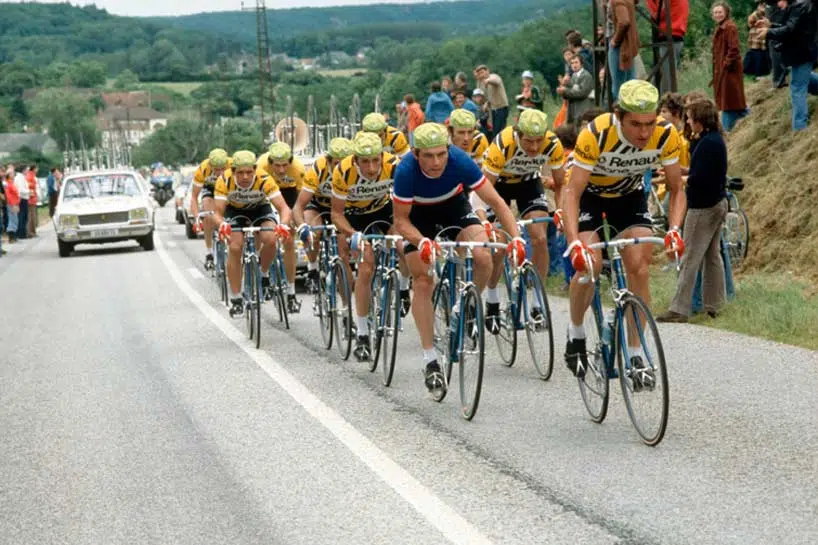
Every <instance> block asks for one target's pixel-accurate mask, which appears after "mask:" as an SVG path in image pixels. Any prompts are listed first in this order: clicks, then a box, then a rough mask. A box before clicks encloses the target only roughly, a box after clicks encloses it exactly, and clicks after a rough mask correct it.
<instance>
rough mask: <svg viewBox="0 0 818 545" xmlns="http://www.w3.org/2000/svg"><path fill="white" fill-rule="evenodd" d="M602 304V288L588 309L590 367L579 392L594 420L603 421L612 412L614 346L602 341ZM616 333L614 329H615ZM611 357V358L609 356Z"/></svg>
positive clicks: (586, 317)
mask: <svg viewBox="0 0 818 545" xmlns="http://www.w3.org/2000/svg"><path fill="white" fill-rule="evenodd" d="M603 319H604V318H603V316H602V307H601V305H600V303H599V292H598V291H597V293H596V294H595V295H594V302H593V304H592V305H591V309H589V310H588V311H586V312H585V320H584V323H585V333H586V335H587V337H586V339H585V349H586V353H587V354H588V368H587V369H586V370H585V375H584V376H583V377H582V378H578V379H577V382H578V383H579V393H580V395H581V396H582V402H583V403H585V408H586V409H587V410H588V414H589V415H591V420H593V421H594V422H596V423H597V424H600V423H602V421H603V420H605V417H606V416H607V415H608V401H609V399H610V380H609V378H608V361H611V365H613V356H612V352H611V350H612V347H609V346H605V345H604V344H603V342H602V320H603ZM611 334H612V335H613V333H611ZM608 358H610V360H609V359H608Z"/></svg>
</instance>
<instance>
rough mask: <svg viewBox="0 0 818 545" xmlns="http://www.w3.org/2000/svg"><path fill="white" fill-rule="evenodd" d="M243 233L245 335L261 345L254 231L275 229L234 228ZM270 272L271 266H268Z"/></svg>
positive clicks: (259, 290)
mask: <svg viewBox="0 0 818 545" xmlns="http://www.w3.org/2000/svg"><path fill="white" fill-rule="evenodd" d="M235 231H240V232H242V233H244V246H243V248H242V253H241V264H242V269H243V271H244V275H243V278H242V291H241V298H242V300H243V302H244V316H245V321H246V322H247V336H248V337H249V338H250V340H255V341H256V348H259V347H260V346H261V304H262V302H263V301H264V295H263V294H262V289H261V266H260V265H259V258H258V253H257V252H256V237H255V234H256V233H262V232H267V231H275V227H241V228H238V229H235ZM270 269H271V271H270V272H271V274H272V273H273V271H272V269H273V267H270Z"/></svg>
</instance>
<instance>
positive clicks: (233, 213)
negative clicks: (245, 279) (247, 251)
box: [224, 206, 249, 302]
mask: <svg viewBox="0 0 818 545" xmlns="http://www.w3.org/2000/svg"><path fill="white" fill-rule="evenodd" d="M224 219H225V221H227V222H228V223H229V224H230V226H231V227H233V228H234V229H240V228H241V227H244V226H245V225H249V221H248V218H247V216H246V212H244V211H243V210H240V209H237V208H232V207H230V206H228V207H227V210H226V211H225V214H224ZM227 245H228V252H227V281H228V283H229V284H230V294H231V299H232V300H233V301H234V302H235V300H236V299H241V275H242V270H241V253H242V250H243V249H244V233H242V232H241V231H234V232H233V233H232V234H231V235H230V238H229V240H228V241H227Z"/></svg>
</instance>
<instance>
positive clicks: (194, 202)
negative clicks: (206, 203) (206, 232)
mask: <svg viewBox="0 0 818 545" xmlns="http://www.w3.org/2000/svg"><path fill="white" fill-rule="evenodd" d="M201 192H202V186H200V185H196V184H193V189H191V190H190V213H191V214H193V219H194V221H199V193H201Z"/></svg>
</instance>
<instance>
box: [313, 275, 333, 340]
mask: <svg viewBox="0 0 818 545" xmlns="http://www.w3.org/2000/svg"><path fill="white" fill-rule="evenodd" d="M327 278H328V276H327V275H326V274H324V272H323V271H322V272H321V273H320V274H319V277H318V293H317V294H316V295H315V305H316V309H317V311H318V322H319V323H320V325H321V337H322V338H323V339H324V348H327V349H329V348H332V333H333V331H332V330H333V328H332V324H333V320H332V308H331V305H330V300H331V295H330V293H329V290H328V289H327V288H328V286H327Z"/></svg>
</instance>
